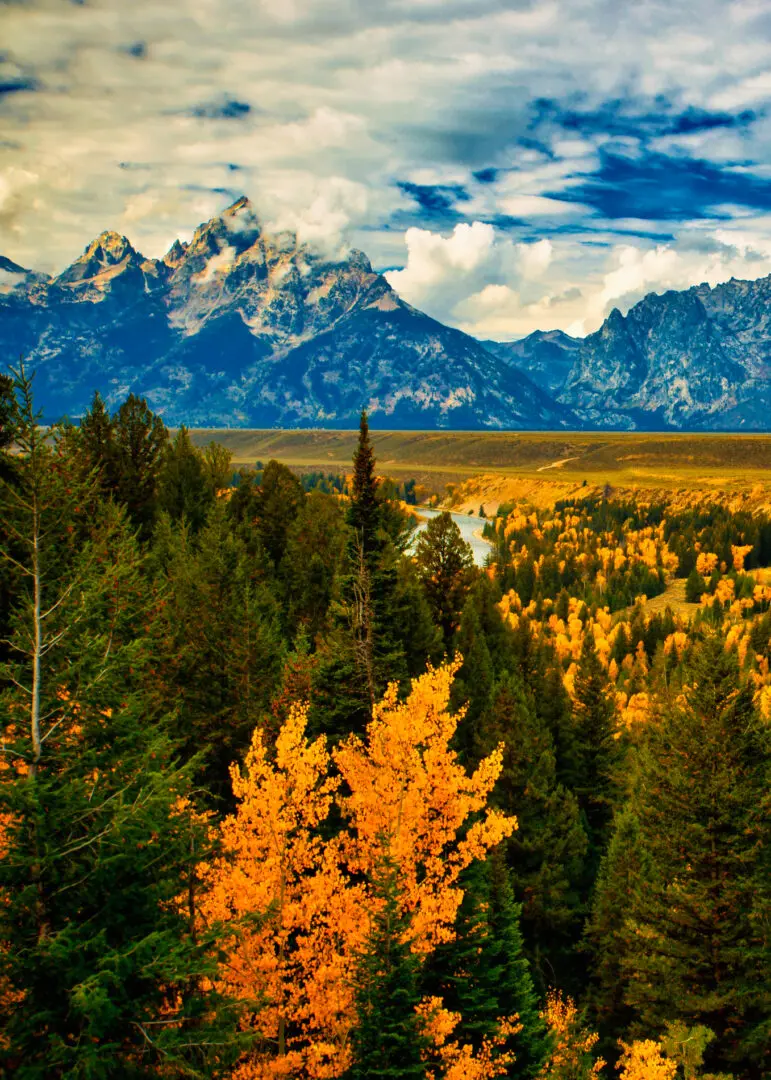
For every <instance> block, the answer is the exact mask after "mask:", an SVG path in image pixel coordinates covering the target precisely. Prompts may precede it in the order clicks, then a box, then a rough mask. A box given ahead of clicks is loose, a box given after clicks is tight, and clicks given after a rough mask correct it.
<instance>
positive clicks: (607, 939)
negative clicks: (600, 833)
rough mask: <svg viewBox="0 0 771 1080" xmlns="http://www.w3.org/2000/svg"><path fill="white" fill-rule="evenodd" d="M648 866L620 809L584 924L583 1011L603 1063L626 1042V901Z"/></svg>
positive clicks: (636, 830) (632, 821)
mask: <svg viewBox="0 0 771 1080" xmlns="http://www.w3.org/2000/svg"><path fill="white" fill-rule="evenodd" d="M647 876H648V866H647V858H646V852H645V850H644V849H643V848H641V844H640V824H639V821H638V820H637V818H636V816H635V814H634V813H633V812H632V811H631V810H630V809H628V808H624V809H623V810H621V811H620V812H619V813H618V814H616V817H615V819H614V822H613V831H612V833H611V839H610V844H609V846H608V850H607V852H606V854H605V855H604V857H603V859H602V862H601V863H600V870H599V873H598V875H597V883H596V888H595V892H594V897H593V900H592V909H591V914H590V917H589V920H588V921H587V924H586V942H587V947H588V950H589V956H590V960H591V963H590V970H591V979H590V984H589V989H588V991H587V1005H588V1009H589V1013H590V1016H591V1020H592V1024H594V1025H596V1026H597V1029H598V1030H599V1032H600V1036H601V1041H600V1049H601V1051H602V1054H603V1057H605V1058H607V1059H608V1060H610V1061H613V1060H614V1058H615V1057H616V1056H617V1053H618V1050H617V1046H618V1040H619V1039H620V1038H622V1037H625V1036H626V1033H627V1032H628V1030H629V1027H630V1025H631V1023H632V1020H633V1019H634V1010H633V1009H632V1008H630V1006H629V1005H627V1004H626V1002H625V1000H624V993H625V982H626V980H625V975H624V970H625V967H626V966H627V962H626V961H625V956H626V953H627V948H628V928H627V926H626V921H627V919H628V918H629V898H630V896H631V894H632V891H633V889H635V888H636V887H640V886H642V887H644V882H645V881H646V880H647Z"/></svg>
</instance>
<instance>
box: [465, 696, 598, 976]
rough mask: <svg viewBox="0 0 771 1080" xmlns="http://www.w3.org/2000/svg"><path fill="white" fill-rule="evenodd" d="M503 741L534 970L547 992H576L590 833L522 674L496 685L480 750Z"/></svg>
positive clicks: (515, 864)
mask: <svg viewBox="0 0 771 1080" xmlns="http://www.w3.org/2000/svg"><path fill="white" fill-rule="evenodd" d="M499 743H503V746H504V753H503V768H502V771H501V775H500V777H499V780H498V783H497V784H496V788H495V791H494V793H493V802H494V803H495V804H496V805H498V806H500V807H501V809H503V810H504V811H505V812H506V813H508V814H514V815H516V817H517V820H518V823H519V828H518V829H517V831H516V832H515V833H514V835H513V836H512V838H511V840H510V841H509V844H508V852H509V865H510V873H511V882H512V886H513V889H514V894H515V897H516V898H517V900H518V901H519V902H520V903H521V904H522V929H523V933H524V935H525V941H526V946H527V954H528V957H529V959H530V962H531V964H532V969H533V975H534V977H535V979H536V982H537V984H538V987H539V989H540V990H541V991H545V989H546V988H547V987H548V986H552V985H554V984H555V983H556V984H557V985H559V986H561V987H563V988H569V989H570V990H572V991H574V992H575V991H577V990H578V989H580V980H581V973H582V968H583V964H582V962H581V958H580V957H579V955H578V953H577V949H576V945H577V940H578V938H579V936H580V931H581V925H582V921H583V919H584V917H585V900H584V896H583V891H582V886H583V880H584V877H585V873H586V853H587V838H586V833H585V831H584V828H583V826H582V824H581V819H580V814H579V809H578V804H577V802H576V799H575V797H574V796H573V794H572V793H571V792H569V791H567V790H566V789H565V788H564V787H563V786H562V785H561V784H559V783H558V781H557V776H556V762H555V753H554V743H553V740H552V736H551V733H550V731H549V729H548V727H547V726H546V724H545V723H544V721H543V720H542V719H541V718H540V717H539V716H538V713H537V711H536V709H535V708H534V705H533V702H532V700H531V699H529V698H528V696H527V694H526V692H525V690H524V687H523V686H522V682H521V680H520V679H519V678H517V676H515V675H510V676H508V677H504V678H502V679H501V680H500V682H499V683H498V684H497V685H496V688H495V694H494V698H493V703H492V706H491V709H490V712H489V714H488V716H487V720H486V723H485V725H484V728H483V730H482V732H481V733H480V739H479V742H478V746H477V755H479V756H482V755H484V754H485V753H488V752H489V751H490V750H491V749H492V748H493V747H495V746H496V745H498V744H499Z"/></svg>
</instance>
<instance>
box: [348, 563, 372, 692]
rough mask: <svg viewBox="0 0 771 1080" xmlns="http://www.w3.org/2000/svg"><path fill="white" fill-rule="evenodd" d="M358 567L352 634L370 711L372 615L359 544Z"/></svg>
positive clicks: (367, 573)
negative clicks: (365, 685)
mask: <svg viewBox="0 0 771 1080" xmlns="http://www.w3.org/2000/svg"><path fill="white" fill-rule="evenodd" d="M356 554H357V558H358V566H357V567H356V581H355V582H354V586H353V595H354V604H353V632H354V641H355V652H356V663H357V666H358V667H359V670H360V671H361V672H362V673H363V675H364V679H365V681H366V684H367V692H368V694H369V707H370V710H372V709H374V707H375V657H374V652H375V648H374V634H373V627H372V623H373V615H372V588H371V579H370V573H369V567H368V566H367V563H366V560H365V558H364V547H363V545H362V544H361V542H358V543H357V545H356Z"/></svg>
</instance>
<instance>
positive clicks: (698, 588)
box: [685, 566, 707, 604]
mask: <svg viewBox="0 0 771 1080" xmlns="http://www.w3.org/2000/svg"><path fill="white" fill-rule="evenodd" d="M706 591H707V583H706V581H705V580H704V578H703V577H702V576H701V574H700V573H699V571H698V570H697V569H696V567H695V566H694V568H693V570H691V572H690V574H689V575H688V578H687V580H686V582H685V599H686V601H687V602H688V603H689V604H698V602H699V601H700V600H701V598H702V595H703V594H704V593H705V592H706Z"/></svg>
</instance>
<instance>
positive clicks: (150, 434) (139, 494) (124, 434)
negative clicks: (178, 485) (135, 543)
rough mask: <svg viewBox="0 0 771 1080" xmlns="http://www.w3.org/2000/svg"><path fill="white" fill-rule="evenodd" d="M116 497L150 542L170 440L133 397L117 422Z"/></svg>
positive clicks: (158, 420) (144, 404) (140, 400)
mask: <svg viewBox="0 0 771 1080" xmlns="http://www.w3.org/2000/svg"><path fill="white" fill-rule="evenodd" d="M113 422H114V429H115V497H116V499H117V500H118V502H120V503H122V504H123V505H124V506H125V507H126V508H127V510H128V514H129V518H130V519H131V521H132V523H133V524H134V526H135V527H136V528H138V529H139V531H140V536H141V537H142V539H148V538H149V536H150V534H151V532H152V529H153V525H154V524H155V520H156V517H157V514H158V487H159V483H160V474H161V468H162V465H163V459H164V455H165V453H166V447H167V445H168V441H169V436H168V432H167V431H166V428H165V426H164V423H163V421H162V420H161V418H160V417H159V416H155V415H153V413H152V412H151V410H150V408H149V407H148V405H147V402H146V401H145V400H144V398H138V397H136V396H135V395H134V394H129V396H128V397H127V398H126V400H125V401H124V402H123V404H122V405H121V407H120V408H119V409H118V412H117V415H116V416H115V418H114V421H113Z"/></svg>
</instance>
